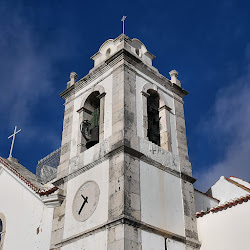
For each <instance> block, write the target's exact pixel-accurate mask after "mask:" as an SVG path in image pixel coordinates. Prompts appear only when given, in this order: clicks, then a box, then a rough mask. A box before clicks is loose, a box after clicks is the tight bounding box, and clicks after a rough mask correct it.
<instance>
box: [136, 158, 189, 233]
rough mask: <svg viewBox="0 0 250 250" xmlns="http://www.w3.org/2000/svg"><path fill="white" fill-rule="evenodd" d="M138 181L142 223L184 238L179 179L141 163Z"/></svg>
mask: <svg viewBox="0 0 250 250" xmlns="http://www.w3.org/2000/svg"><path fill="white" fill-rule="evenodd" d="M140 180H141V217H142V221H143V222H146V223H148V224H151V225H153V226H155V227H158V228H161V229H165V230H168V231H170V232H173V233H176V234H179V235H182V236H184V218H183V216H184V211H183V205H182V195H181V194H182V192H181V182H180V179H179V178H178V177H176V176H173V175H171V174H169V173H166V172H164V171H162V170H160V169H158V168H156V167H154V166H151V165H149V164H147V163H145V162H142V161H141V162H140Z"/></svg>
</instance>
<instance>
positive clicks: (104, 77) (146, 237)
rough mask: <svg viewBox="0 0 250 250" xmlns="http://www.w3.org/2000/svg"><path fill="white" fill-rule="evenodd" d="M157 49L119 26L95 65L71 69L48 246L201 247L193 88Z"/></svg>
mask: <svg viewBox="0 0 250 250" xmlns="http://www.w3.org/2000/svg"><path fill="white" fill-rule="evenodd" d="M154 58H155V57H154V55H152V54H151V53H150V52H149V51H148V50H147V48H146V47H145V45H144V44H143V43H142V42H141V41H139V40H138V39H135V38H134V39H130V38H129V37H127V36H126V35H124V34H122V35H120V36H119V37H117V38H116V39H109V40H107V41H106V42H104V43H103V44H102V45H101V47H100V49H99V51H98V52H97V53H96V54H94V55H93V56H92V59H93V60H94V67H93V68H92V69H91V70H90V71H89V74H88V75H86V76H85V77H83V78H81V79H80V80H78V81H77V74H76V73H74V72H73V73H71V74H70V81H69V82H68V83H67V88H66V90H65V91H63V92H62V93H61V97H62V98H64V99H65V112H64V122H63V133H62V145H61V158H60V165H59V167H58V173H57V179H56V181H55V182H54V184H55V185H57V186H58V187H59V188H61V189H63V190H64V192H65V200H64V201H63V203H62V205H61V206H59V207H57V208H55V209H54V216H53V229H52V237H51V249H62V250H69V249H71V250H72V249H74V250H75V249H85V250H97V249H98V250H105V249H107V250H119V249H120V250H124V249H126V250H129V249H135V250H139V249H142V250H149V249H155V250H166V249H167V250H184V249H188V250H191V249H199V247H200V244H199V242H198V240H197V239H198V238H197V229H196V219H195V208H194V189H193V182H194V181H195V179H194V178H193V177H192V171H191V164H190V162H189V158H188V148H187V140H186V129H185V118H184V110H183V100H182V99H183V97H184V96H185V95H187V91H185V90H184V89H183V88H182V87H181V83H180V81H179V80H178V78H177V76H178V73H177V71H175V70H172V71H171V72H170V77H171V80H168V79H167V78H166V77H164V76H163V75H161V74H160V73H159V72H158V70H157V69H156V68H155V67H153V66H152V60H153V59H154Z"/></svg>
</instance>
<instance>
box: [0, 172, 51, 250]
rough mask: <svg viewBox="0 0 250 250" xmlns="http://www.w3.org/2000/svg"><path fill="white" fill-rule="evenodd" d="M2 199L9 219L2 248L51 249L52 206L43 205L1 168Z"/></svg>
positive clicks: (1, 210)
mask: <svg viewBox="0 0 250 250" xmlns="http://www.w3.org/2000/svg"><path fill="white" fill-rule="evenodd" d="M0 201H1V202H0V213H3V214H4V216H5V218H6V234H5V240H4V245H3V249H6V250H12V249H13V250H14V249H25V250H34V249H38V250H45V249H49V248H50V237H51V228H52V219H53V208H47V207H46V206H44V204H43V203H42V201H41V200H40V199H39V198H38V197H37V196H36V194H35V193H34V192H33V191H30V190H29V189H28V188H27V187H26V186H25V184H22V182H20V181H19V180H18V179H17V177H16V176H14V175H13V174H12V173H11V172H9V171H8V170H5V169H4V168H3V169H2V171H0ZM3 201H4V202H3ZM38 228H39V233H37V229H38Z"/></svg>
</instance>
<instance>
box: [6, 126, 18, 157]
mask: <svg viewBox="0 0 250 250" xmlns="http://www.w3.org/2000/svg"><path fill="white" fill-rule="evenodd" d="M16 130H17V126H15V129H14V133H13V134H12V135H10V136H9V137H8V139H10V138H11V137H13V138H12V143H11V148H10V154H9V159H11V158H12V150H13V146H14V141H15V137H16V134H17V133H19V132H20V131H21V129H19V130H18V131H16Z"/></svg>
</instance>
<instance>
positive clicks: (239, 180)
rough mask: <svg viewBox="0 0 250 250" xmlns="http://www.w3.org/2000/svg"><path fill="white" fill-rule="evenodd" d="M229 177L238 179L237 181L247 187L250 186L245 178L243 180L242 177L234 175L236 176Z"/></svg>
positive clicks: (234, 179)
mask: <svg viewBox="0 0 250 250" xmlns="http://www.w3.org/2000/svg"><path fill="white" fill-rule="evenodd" d="M229 179H231V180H233V181H236V182H238V183H239V184H241V185H243V186H245V187H247V188H250V183H249V182H247V181H244V180H242V179H240V178H237V177H234V176H231V177H229Z"/></svg>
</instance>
